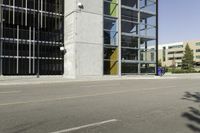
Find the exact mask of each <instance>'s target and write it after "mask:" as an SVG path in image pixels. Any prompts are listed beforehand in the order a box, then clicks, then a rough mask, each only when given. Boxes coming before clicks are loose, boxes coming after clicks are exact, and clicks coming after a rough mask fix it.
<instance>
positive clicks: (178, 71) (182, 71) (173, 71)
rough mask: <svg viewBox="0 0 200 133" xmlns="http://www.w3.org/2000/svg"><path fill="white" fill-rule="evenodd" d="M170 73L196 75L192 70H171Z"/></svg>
mask: <svg viewBox="0 0 200 133" xmlns="http://www.w3.org/2000/svg"><path fill="white" fill-rule="evenodd" d="M171 72H172V73H198V71H196V70H194V69H171Z"/></svg>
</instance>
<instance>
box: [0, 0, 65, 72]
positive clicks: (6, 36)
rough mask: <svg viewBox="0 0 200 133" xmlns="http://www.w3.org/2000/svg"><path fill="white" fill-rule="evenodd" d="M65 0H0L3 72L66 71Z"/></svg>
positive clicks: (1, 64) (0, 54)
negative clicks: (63, 49)
mask: <svg viewBox="0 0 200 133" xmlns="http://www.w3.org/2000/svg"><path fill="white" fill-rule="evenodd" d="M63 13H64V0H53V1H52V0H1V1H0V14H1V17H0V22H1V33H0V36H1V37H0V38H1V42H0V47H1V49H0V57H1V58H0V74H1V75H35V74H40V75H59V74H63V73H64V67H63V63H64V58H63V57H64V55H63V53H62V52H61V51H60V47H61V46H63V45H64V34H63V29H64V25H63V24H64V23H63Z"/></svg>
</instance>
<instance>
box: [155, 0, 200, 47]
mask: <svg viewBox="0 0 200 133" xmlns="http://www.w3.org/2000/svg"><path fill="white" fill-rule="evenodd" d="M186 40H200V0H159V42H160V43H170V42H177V41H186Z"/></svg>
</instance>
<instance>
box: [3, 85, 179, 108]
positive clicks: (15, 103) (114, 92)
mask: <svg viewBox="0 0 200 133" xmlns="http://www.w3.org/2000/svg"><path fill="white" fill-rule="evenodd" d="M175 87H176V86H168V87H160V88H143V89H138V90H134V89H132V90H122V91H111V92H106V93H96V94H92V95H82V96H69V97H61V98H54V99H44V100H35V101H26V102H13V103H1V104H0V106H8V105H18V104H29V103H41V102H51V101H61V100H66V99H78V98H88V97H97V96H105V95H113V94H121V93H128V92H137V91H150V90H158V89H167V88H175Z"/></svg>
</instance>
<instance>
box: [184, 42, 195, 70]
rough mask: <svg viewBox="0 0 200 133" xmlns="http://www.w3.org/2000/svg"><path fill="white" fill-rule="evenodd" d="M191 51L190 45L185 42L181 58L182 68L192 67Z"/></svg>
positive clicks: (192, 56)
mask: <svg viewBox="0 0 200 133" xmlns="http://www.w3.org/2000/svg"><path fill="white" fill-rule="evenodd" d="M193 58H194V55H193V51H192V50H191V49H190V46H189V45H188V44H187V45H186V47H185V54H184V56H183V59H182V69H191V68H193V62H194V61H193Z"/></svg>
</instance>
